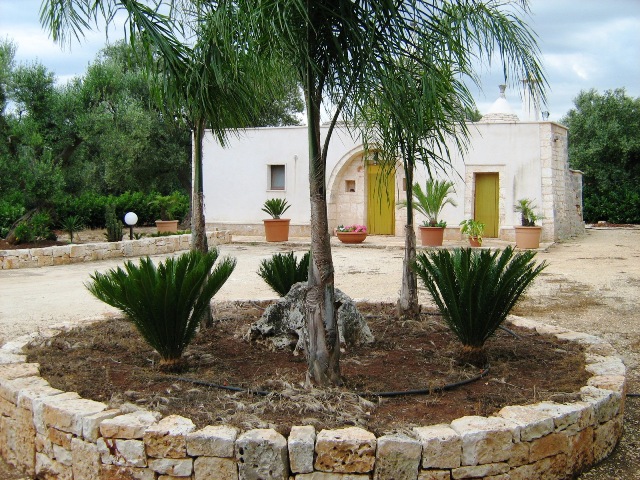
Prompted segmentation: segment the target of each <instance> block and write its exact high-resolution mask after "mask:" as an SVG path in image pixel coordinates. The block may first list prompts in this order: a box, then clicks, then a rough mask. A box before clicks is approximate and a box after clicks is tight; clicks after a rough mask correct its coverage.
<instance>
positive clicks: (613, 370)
mask: <svg viewBox="0 0 640 480" xmlns="http://www.w3.org/2000/svg"><path fill="white" fill-rule="evenodd" d="M610 358H611V357H610ZM584 369H585V370H586V371H587V372H589V373H591V374H593V375H621V376H624V375H625V373H626V371H627V369H626V367H625V366H624V363H622V360H621V359H619V358H618V357H612V359H611V360H607V361H604V362H598V363H590V364H588V365H585V367H584Z"/></svg>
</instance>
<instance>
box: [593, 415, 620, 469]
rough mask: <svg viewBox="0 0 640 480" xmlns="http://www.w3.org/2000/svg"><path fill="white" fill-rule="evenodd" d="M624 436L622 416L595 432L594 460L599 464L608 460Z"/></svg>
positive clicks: (604, 424)
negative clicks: (605, 459)
mask: <svg viewBox="0 0 640 480" xmlns="http://www.w3.org/2000/svg"><path fill="white" fill-rule="evenodd" d="M621 436H622V415H619V416H618V417H616V418H614V419H613V420H610V421H608V422H607V423H603V424H602V425H600V426H598V427H597V428H596V429H595V430H594V434H593V457H594V458H593V459H594V461H595V462H599V461H601V460H603V459H604V458H606V457H607V456H608V455H609V454H610V453H611V452H612V451H613V449H614V448H615V446H616V445H617V444H618V440H620V437H621Z"/></svg>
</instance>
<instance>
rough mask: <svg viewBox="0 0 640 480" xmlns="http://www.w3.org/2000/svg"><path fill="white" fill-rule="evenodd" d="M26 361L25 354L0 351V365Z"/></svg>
mask: <svg viewBox="0 0 640 480" xmlns="http://www.w3.org/2000/svg"><path fill="white" fill-rule="evenodd" d="M26 361H27V356H26V355H20V354H17V353H9V352H2V351H0V365H7V364H9V363H24V362H26ZM0 385H1V383H0Z"/></svg>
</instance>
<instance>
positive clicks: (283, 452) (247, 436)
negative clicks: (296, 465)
mask: <svg viewBox="0 0 640 480" xmlns="http://www.w3.org/2000/svg"><path fill="white" fill-rule="evenodd" d="M236 459H237V460H238V473H239V478H241V479H243V480H245V479H246V480H258V479H264V480H267V479H268V480H271V479H273V480H276V479H280V480H287V479H288V478H289V459H288V452H287V441H286V439H285V438H284V437H283V436H282V435H280V434H279V433H278V432H276V431H275V430H272V429H256V430H249V431H248V432H245V433H243V434H242V435H240V436H239V437H238V440H237V441H236Z"/></svg>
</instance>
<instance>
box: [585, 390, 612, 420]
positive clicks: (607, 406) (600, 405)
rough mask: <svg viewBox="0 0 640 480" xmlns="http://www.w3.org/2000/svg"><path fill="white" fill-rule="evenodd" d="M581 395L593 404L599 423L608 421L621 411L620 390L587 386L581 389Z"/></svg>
mask: <svg viewBox="0 0 640 480" xmlns="http://www.w3.org/2000/svg"><path fill="white" fill-rule="evenodd" d="M580 396H581V398H582V400H583V401H585V402H589V403H590V404H591V405H592V406H593V413H594V415H595V420H596V421H597V422H598V423H605V422H608V421H609V420H611V419H612V418H613V417H615V416H616V415H617V414H618V413H619V412H620V405H621V403H622V395H621V394H620V392H614V391H611V390H603V389H600V388H595V387H589V386H586V387H582V388H581V389H580Z"/></svg>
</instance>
